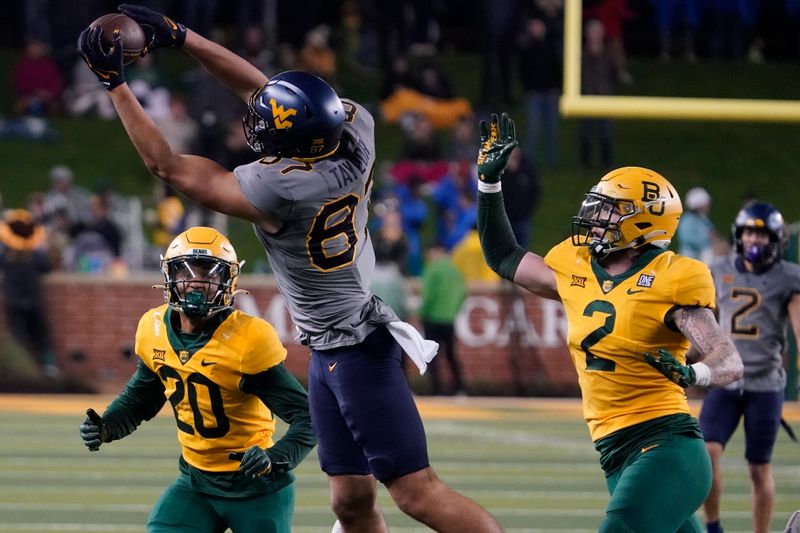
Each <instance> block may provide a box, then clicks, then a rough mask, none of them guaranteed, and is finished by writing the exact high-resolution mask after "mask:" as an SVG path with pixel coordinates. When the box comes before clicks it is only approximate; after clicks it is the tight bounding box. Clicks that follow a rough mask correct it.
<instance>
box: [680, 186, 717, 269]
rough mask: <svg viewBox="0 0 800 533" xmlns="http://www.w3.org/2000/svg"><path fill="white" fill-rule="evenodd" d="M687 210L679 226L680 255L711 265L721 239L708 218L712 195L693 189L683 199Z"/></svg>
mask: <svg viewBox="0 0 800 533" xmlns="http://www.w3.org/2000/svg"><path fill="white" fill-rule="evenodd" d="M683 207H684V208H685V209H686V210H685V211H684V212H683V216H681V221H680V223H679V224H678V231H677V234H676V235H677V237H678V243H679V245H680V247H679V249H678V253H680V254H681V255H685V256H687V257H691V258H693V259H699V260H700V261H702V262H704V263H705V264H707V265H708V264H710V263H711V260H712V259H713V258H714V245H715V243H716V242H718V241H719V240H720V239H719V237H718V236H717V232H716V230H715V229H714V224H713V223H712V222H711V219H709V218H708V213H709V211H711V195H710V194H708V191H706V190H705V189H704V188H702V187H692V188H691V189H689V190H688V191H686V197H685V198H684V199H683Z"/></svg>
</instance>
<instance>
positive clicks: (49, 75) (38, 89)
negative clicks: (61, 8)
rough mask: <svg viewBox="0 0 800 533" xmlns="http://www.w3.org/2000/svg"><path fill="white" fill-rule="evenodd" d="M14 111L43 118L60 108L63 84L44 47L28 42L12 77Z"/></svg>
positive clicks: (45, 45) (32, 41) (47, 50)
mask: <svg viewBox="0 0 800 533" xmlns="http://www.w3.org/2000/svg"><path fill="white" fill-rule="evenodd" d="M11 82H12V85H13V88H14V93H15V94H14V111H15V112H16V113H17V114H18V115H32V116H37V117H44V116H47V115H50V114H51V113H52V112H53V111H57V110H59V109H60V107H61V92H62V91H63V90H64V80H63V77H62V75H61V71H60V70H59V68H58V65H56V63H55V61H53V59H52V58H51V57H50V50H49V47H48V45H47V44H46V43H44V42H42V41H38V40H35V39H29V40H28V41H27V42H26V43H25V48H24V49H23V51H22V57H20V59H19V60H18V61H17V63H16V64H15V65H14V70H13V72H12V74H11Z"/></svg>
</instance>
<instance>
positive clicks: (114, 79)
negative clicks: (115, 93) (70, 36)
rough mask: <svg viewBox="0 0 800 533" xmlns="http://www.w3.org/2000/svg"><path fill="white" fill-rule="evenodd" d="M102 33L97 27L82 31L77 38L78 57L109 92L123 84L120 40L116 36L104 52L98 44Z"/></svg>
mask: <svg viewBox="0 0 800 533" xmlns="http://www.w3.org/2000/svg"><path fill="white" fill-rule="evenodd" d="M102 33H103V29H102V28H100V27H99V26H95V27H94V28H86V29H85V30H83V31H82V32H81V34H80V35H79V36H78V55H80V56H81V59H83V60H84V61H85V62H86V65H87V66H88V67H89V68H90V69H91V71H92V72H94V75H95V76H97V79H98V80H100V83H102V84H103V86H104V87H105V88H106V90H108V91H110V90H112V89H114V88H115V87H118V86H119V85H122V84H123V83H125V76H124V70H123V67H122V60H123V54H122V38H121V37H120V36H117V38H116V39H114V46H112V47H111V49H110V50H109V51H107V52H106V51H105V50H103V46H102V44H101V42H100V36H101V35H102Z"/></svg>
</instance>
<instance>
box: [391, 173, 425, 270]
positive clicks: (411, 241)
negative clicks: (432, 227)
mask: <svg viewBox="0 0 800 533" xmlns="http://www.w3.org/2000/svg"><path fill="white" fill-rule="evenodd" d="M395 193H396V194H397V199H398V201H399V205H400V220H401V222H402V224H403V232H404V233H405V235H406V240H407V241H408V267H407V269H406V272H407V273H408V274H409V275H410V276H419V275H420V274H421V273H422V264H423V252H422V234H421V232H422V227H423V226H424V225H425V221H426V220H427V218H428V206H427V205H426V204H425V200H424V198H423V194H422V180H421V179H420V178H419V176H412V177H411V178H410V179H409V180H408V183H407V184H405V185H404V184H400V185H397V187H396V188H395Z"/></svg>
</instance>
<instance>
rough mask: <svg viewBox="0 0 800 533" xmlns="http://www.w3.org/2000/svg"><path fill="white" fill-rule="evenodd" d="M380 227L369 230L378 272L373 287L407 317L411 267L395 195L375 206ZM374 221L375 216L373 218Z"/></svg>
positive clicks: (374, 274)
mask: <svg viewBox="0 0 800 533" xmlns="http://www.w3.org/2000/svg"><path fill="white" fill-rule="evenodd" d="M373 212H374V213H375V215H376V219H377V223H378V224H379V227H378V230H377V231H376V232H374V233H370V235H371V236H372V242H373V247H374V249H375V271H374V272H373V275H372V282H371V284H370V289H371V290H372V292H374V293H375V294H376V295H377V296H378V297H379V298H380V299H381V300H383V301H384V302H386V304H387V305H388V306H389V307H391V308H392V310H393V311H394V312H395V313H397V316H398V317H400V319H401V320H405V319H406V318H408V304H407V301H408V289H407V287H406V280H405V277H404V273H405V271H406V268H407V266H408V240H407V239H406V236H405V233H404V232H403V225H402V221H401V219H400V212H399V211H398V209H397V200H396V199H395V198H388V199H385V200H383V201H381V202H379V203H378V204H376V205H375V207H374V209H373ZM373 220H375V219H373Z"/></svg>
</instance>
